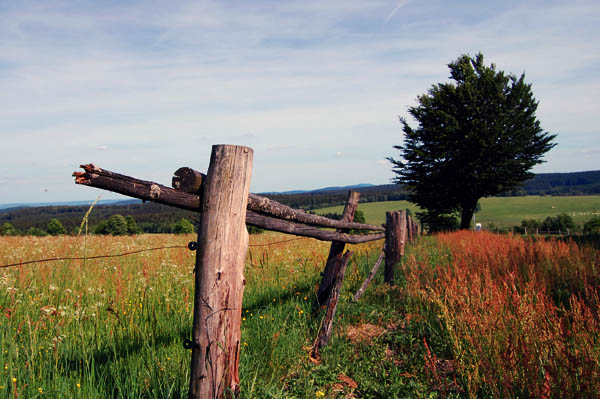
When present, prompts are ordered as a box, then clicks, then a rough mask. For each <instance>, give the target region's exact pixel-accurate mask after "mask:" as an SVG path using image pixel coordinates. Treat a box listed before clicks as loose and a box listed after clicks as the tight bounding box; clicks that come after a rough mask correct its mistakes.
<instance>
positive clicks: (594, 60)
mask: <svg viewBox="0 0 600 399" xmlns="http://www.w3.org/2000/svg"><path fill="white" fill-rule="evenodd" d="M599 14H600V4H597V2H592V1H581V2H577V3H568V2H559V1H553V2H541V1H533V2H526V3H523V2H517V1H507V2H498V3H489V2H476V1H474V0H473V1H467V2H462V3H457V4H456V5H455V6H454V7H451V8H449V7H448V6H447V4H446V2H442V1H439V0H434V1H429V2H408V1H400V2H398V1H391V0H390V1H384V0H376V1H351V2H347V1H344V2H342V1H341V0H334V1H326V2H324V1H316V0H314V1H291V2H280V3H275V4H273V3H266V2H260V1H258V2H250V3H240V4H237V5H236V6H235V7H233V6H230V5H225V4H223V3H220V2H216V1H205V2H201V3H199V2H182V3H177V4H166V3H160V2H143V3H137V4H133V3H120V2H117V3H114V4H112V5H96V3H86V2H82V3H65V4H63V3H61V2H58V1H49V2H44V3H39V4H35V3H28V2H18V3H11V4H10V5H7V6H6V7H5V8H4V9H3V12H2V13H1V14H0V85H2V88H3V89H2V90H1V91H0V136H1V138H2V142H3V148H1V149H0V156H1V157H2V160H3V162H2V164H0V171H2V173H3V174H4V175H7V176H8V175H9V174H7V173H5V172H4V170H5V169H7V170H8V169H9V170H10V172H11V176H12V174H15V175H18V174H19V173H21V177H24V176H23V175H26V174H29V173H33V172H32V169H31V168H32V166H31V164H32V160H37V162H38V165H49V166H50V168H49V169H48V170H49V173H52V174H53V175H52V177H55V178H56V177H58V178H59V179H60V181H61V182H65V185H64V187H63V189H64V195H65V196H70V195H71V191H70V190H75V188H74V187H73V185H72V182H71V181H70V172H72V170H69V169H72V166H64V165H62V164H61V162H62V163H64V161H58V160H67V161H68V162H67V163H69V164H71V165H78V164H79V163H83V162H89V161H95V162H97V163H102V164H103V165H105V167H110V168H113V169H115V170H116V168H125V169H127V171H128V173H129V174H134V172H136V171H138V170H139V171H142V172H143V173H148V174H150V176H140V177H143V178H148V179H154V178H156V179H159V178H160V179H162V178H164V176H168V174H169V173H171V171H172V170H175V169H176V168H177V167H179V166H182V165H181V163H182V162H185V163H188V165H192V166H194V165H195V167H196V168H197V169H201V168H202V164H203V163H206V162H207V161H208V157H209V155H210V145H211V144H215V143H223V142H229V143H236V144H243V145H249V146H252V147H253V148H255V161H254V164H255V169H256V170H255V173H254V174H253V186H256V188H257V189H259V190H265V191H269V190H276V189H279V188H280V187H277V184H288V185H287V186H286V187H281V188H285V189H293V188H296V187H295V186H296V185H301V184H302V183H304V180H303V179H304V176H303V174H304V173H306V170H309V169H311V168H312V166H310V165H312V163H313V162H315V158H316V157H322V159H325V160H327V159H328V154H337V153H338V152H340V153H342V154H343V155H344V156H343V157H340V156H336V157H331V156H329V158H331V160H328V161H323V162H325V163H323V164H320V166H321V167H322V168H326V169H321V170H332V172H331V173H332V174H334V173H335V174H337V173H346V174H347V176H348V177H347V178H348V179H352V178H354V176H356V175H357V173H358V169H357V168H358V166H353V165H352V164H349V165H347V166H346V165H344V169H343V170H341V171H335V172H334V171H333V168H337V167H338V166H337V165H338V164H336V163H333V161H341V160H342V159H344V160H345V159H347V158H350V154H361V156H364V155H365V154H368V155H369V156H370V157H371V158H370V159H380V161H377V162H373V161H370V162H369V163H367V164H366V165H365V166H361V167H362V168H364V169H365V173H370V174H369V175H368V176H366V177H368V178H369V179H371V180H372V181H373V182H385V181H387V180H388V179H389V176H387V175H386V176H382V177H381V178H379V181H375V180H377V179H378V176H381V173H382V169H383V168H382V165H384V164H382V163H381V160H382V159H383V158H385V157H386V156H390V155H395V153H396V151H395V150H393V149H392V146H393V145H395V144H400V141H401V139H402V132H401V128H400V125H399V124H398V122H397V119H396V116H397V115H403V116H406V109H407V107H408V106H410V105H413V104H414V103H415V99H416V97H417V96H418V95H420V94H423V93H425V92H426V91H427V89H428V88H429V87H431V85H432V84H434V83H437V82H440V81H443V80H445V79H447V76H448V70H447V67H446V66H445V65H446V64H447V63H448V62H450V61H452V60H453V59H455V58H456V57H457V56H458V55H459V54H462V53H465V52H469V53H471V54H473V53H475V52H477V51H479V50H481V51H482V52H483V53H484V54H485V56H486V59H487V60H488V61H489V62H494V63H496V64H497V65H498V68H500V69H503V70H505V71H508V72H514V73H516V74H520V73H521V72H523V71H525V72H526V79H527V80H528V81H529V82H531V83H532V84H533V90H534V94H535V96H536V98H537V99H538V100H539V102H540V106H539V109H538V117H539V118H540V120H541V123H542V127H543V128H544V129H545V130H548V131H550V132H552V133H558V134H559V140H560V146H564V147H567V148H570V147H572V146H585V145H586V144H584V142H586V141H587V143H589V142H593V141H594V140H595V139H596V129H597V126H598V125H599V123H598V122H599V121H598V113H597V112H596V110H597V108H598V104H599V102H600V101H599V97H598V96H599V93H600V77H599V76H598V73H597V72H598V69H597V66H598V65H600V51H599V50H600V48H599V47H598V44H597V43H600V40H599V39H600V38H599V37H598V36H600V35H599V33H600V28H599V24H597V17H596V16H597V15H599ZM576 135H580V136H582V137H584V139H583V140H579V139H576V138H575V136H576ZM341 142H347V143H349V144H348V146H344V147H343V149H340V148H341V147H340V143H341ZM82 143H83V144H82ZM85 143H102V144H99V145H97V146H95V147H94V145H93V144H92V145H90V146H86V144H85ZM24 149H27V154H28V155H27V156H26V157H24V156H22V155H21V154H23V150H24ZM553 151H556V150H553ZM547 158H548V163H547V164H545V165H544V167H545V168H549V169H551V170H562V169H564V168H568V166H569V163H571V164H572V163H573V162H575V161H576V159H575V158H571V159H568V160H559V159H558V158H557V157H555V156H553V155H552V153H551V154H549V155H548V157H547ZM580 158H581V159H583V160H585V164H584V165H580V166H581V167H582V168H585V169H593V168H595V169H597V168H598V165H597V163H594V162H595V161H594V160H593V159H592V157H588V158H584V157H581V156H580ZM577 161H579V160H577ZM319 162H321V161H319ZM384 162H387V161H384ZM149 164H151V165H152V166H151V167H148V165H149ZM9 165H10V166H9ZM263 165H265V169H261V168H263ZM284 165H285V167H284ZM388 166H389V165H388ZM553 168H554V169H553ZM116 171H119V170H116ZM366 171H368V172H366ZM124 172H125V170H124ZM267 172H268V174H269V176H268V177H265V178H263V177H262V176H260V175H259V173H267ZM361 172H362V171H361ZM279 173H280V174H281V175H282V177H281V178H279V177H277V176H274V175H275V174H279ZM328 173H329V172H328ZM325 175H327V173H323V172H322V171H321V172H320V173H317V174H316V175H315V176H317V177H312V178H311V180H310V182H312V183H311V184H310V185H311V186H312V185H314V186H323V185H327V184H324V183H320V182H319V181H320V180H318V181H317V180H316V179H326V178H327V176H325ZM283 176H285V177H283ZM48 180H51V179H50V178H49V179H48ZM348 183H349V184H352V183H354V182H348ZM57 191H59V190H56V189H52V192H53V193H54V192H57ZM73 192H74V193H76V194H73V195H76V196H83V197H85V198H88V197H89V196H90V195H91V194H90V195H88V194H86V193H85V190H84V191H77V192H75V191H73ZM19 195H20V194H18V193H14V192H8V191H7V190H6V189H4V188H2V187H0V198H2V201H8V200H10V198H11V196H19ZM56 195H60V194H56ZM14 199H15V202H16V201H18V200H19V199H18V198H16V197H14Z"/></svg>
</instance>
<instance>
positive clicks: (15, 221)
mask: <svg viewBox="0 0 600 399" xmlns="http://www.w3.org/2000/svg"><path fill="white" fill-rule="evenodd" d="M351 189H352V190H355V191H358V192H360V202H380V201H399V200H406V199H408V191H406V189H405V188H404V187H403V186H400V185H397V184H384V185H377V186H376V185H372V184H358V185H353V186H344V187H326V188H321V189H317V190H312V191H298V192H294V191H292V192H289V191H288V192H287V194H286V193H266V194H265V193H263V194H262V195H265V196H266V197H269V198H272V199H274V200H276V201H278V202H281V203H283V204H286V205H289V206H291V207H293V208H302V209H306V210H312V209H317V208H325V207H329V206H336V205H343V204H344V203H345V202H346V198H347V196H348V190H351ZM598 194H600V171H589V172H574V173H542V174H538V175H536V176H535V177H534V178H533V179H531V180H528V181H526V182H525V183H524V184H523V187H521V188H518V189H516V190H513V191H511V192H508V193H505V194H503V196H524V195H555V196H566V195H598ZM91 202H92V201H84V202H83V204H77V203H68V204H66V205H52V206H39V204H12V205H13V207H12V208H10V209H6V205H4V207H5V209H2V208H0V225H1V224H2V223H5V222H8V223H11V224H12V225H13V226H15V227H16V228H17V229H19V230H21V231H25V230H27V229H28V228H29V227H32V226H33V227H39V228H45V227H46V224H47V223H48V221H49V220H50V219H51V218H57V219H59V220H60V221H61V222H62V223H63V225H64V226H65V227H66V228H67V230H69V231H74V230H75V229H77V228H78V227H79V225H80V224H81V221H82V219H83V216H84V215H85V213H86V211H87V210H88V209H89V206H90V204H91ZM117 213H118V214H121V215H123V216H128V215H131V216H133V218H134V219H135V220H136V222H137V224H138V225H139V227H141V228H142V230H143V231H144V232H146V233H168V232H170V231H171V230H170V229H171V228H172V226H173V224H174V223H175V222H177V221H178V220H179V219H181V218H187V219H194V218H195V215H194V213H193V212H190V211H184V210H180V209H177V208H173V207H169V206H165V205H160V204H155V203H151V202H147V203H142V202H141V201H139V200H135V199H131V200H124V201H119V200H107V201H102V202H101V204H99V205H96V206H95V207H94V210H93V212H92V213H91V215H90V217H89V225H90V229H91V230H92V231H93V228H94V226H95V225H96V224H97V223H99V222H100V221H101V220H104V219H107V218H108V217H110V216H111V215H113V214H117Z"/></svg>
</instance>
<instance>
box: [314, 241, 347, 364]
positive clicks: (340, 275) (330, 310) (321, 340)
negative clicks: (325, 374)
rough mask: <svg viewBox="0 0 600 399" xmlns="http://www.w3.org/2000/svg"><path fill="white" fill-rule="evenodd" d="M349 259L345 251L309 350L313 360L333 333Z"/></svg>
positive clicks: (317, 356) (317, 357)
mask: <svg viewBox="0 0 600 399" xmlns="http://www.w3.org/2000/svg"><path fill="white" fill-rule="evenodd" d="M351 257H352V252H350V251H347V252H346V253H345V254H344V255H343V256H342V259H341V261H340V266H339V269H338V270H337V275H336V278H335V280H334V283H333V287H332V289H331V297H330V298H329V303H328V304H327V311H326V312H325V316H324V317H323V320H322V321H321V327H320V328H319V333H318V334H317V338H316V339H315V343H314V344H313V347H312V350H311V354H310V355H311V357H312V358H313V359H319V357H320V355H319V349H321V348H323V347H325V346H326V345H327V343H328V342H329V339H330V338H331V333H332V332H333V318H334V317H335V311H336V309H337V303H338V298H339V297H340V290H341V289H342V283H343V281H344V275H345V273H346V267H347V266H348V262H349V261H350V258H351Z"/></svg>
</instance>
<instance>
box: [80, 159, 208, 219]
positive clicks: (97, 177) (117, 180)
mask: <svg viewBox="0 0 600 399" xmlns="http://www.w3.org/2000/svg"><path fill="white" fill-rule="evenodd" d="M81 168H83V170H84V171H85V172H74V173H73V176H74V177H75V183H77V184H83V185H86V186H91V187H96V188H101V189H104V190H110V191H114V192H115V193H119V194H123V195H127V196H130V197H135V198H139V199H141V200H143V201H153V202H157V203H159V204H164V205H171V206H175V207H177V208H182V209H186V210H189V211H196V212H198V210H199V209H200V197H199V196H197V195H191V194H188V193H185V192H183V191H179V190H175V189H172V188H170V187H166V186H163V185H161V184H158V183H154V182H151V181H146V180H140V179H136V178H135V177H130V176H125V175H121V174H119V173H114V172H111V171H109V170H105V169H100V168H98V167H96V166H95V165H94V164H87V165H81Z"/></svg>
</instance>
